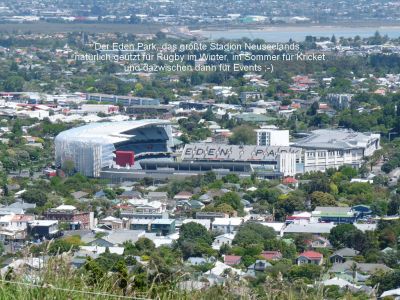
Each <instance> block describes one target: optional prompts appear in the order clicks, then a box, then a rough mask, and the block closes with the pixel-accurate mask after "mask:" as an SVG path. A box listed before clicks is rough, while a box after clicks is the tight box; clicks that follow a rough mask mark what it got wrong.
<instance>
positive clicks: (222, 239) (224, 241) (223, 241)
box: [212, 233, 235, 250]
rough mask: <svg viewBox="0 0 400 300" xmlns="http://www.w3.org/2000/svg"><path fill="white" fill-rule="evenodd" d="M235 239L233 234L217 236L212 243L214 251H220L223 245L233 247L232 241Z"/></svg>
mask: <svg viewBox="0 0 400 300" xmlns="http://www.w3.org/2000/svg"><path fill="white" fill-rule="evenodd" d="M234 238H235V234H233V233H225V234H221V235H219V236H217V237H216V238H215V239H214V242H213V243H212V248H213V249H214V250H219V249H220V248H221V247H222V246H223V245H228V246H230V245H232V241H233V239H234Z"/></svg>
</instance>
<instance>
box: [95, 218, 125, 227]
mask: <svg viewBox="0 0 400 300" xmlns="http://www.w3.org/2000/svg"><path fill="white" fill-rule="evenodd" d="M97 227H99V228H102V229H106V230H117V229H123V228H124V222H123V221H122V219H120V218H115V217H113V216H108V217H106V218H104V219H101V220H100V221H99V224H98V225H97Z"/></svg>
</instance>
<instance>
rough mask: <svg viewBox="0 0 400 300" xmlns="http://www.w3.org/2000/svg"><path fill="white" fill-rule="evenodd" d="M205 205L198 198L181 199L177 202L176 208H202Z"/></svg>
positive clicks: (182, 209) (179, 209) (185, 209)
mask: <svg viewBox="0 0 400 300" xmlns="http://www.w3.org/2000/svg"><path fill="white" fill-rule="evenodd" d="M204 206H205V205H204V204H203V203H201V202H200V201H198V200H179V201H177V202H176V209H177V210H178V211H191V210H202V209H203V208H204Z"/></svg>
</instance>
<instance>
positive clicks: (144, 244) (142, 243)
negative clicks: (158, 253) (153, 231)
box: [135, 238, 156, 253]
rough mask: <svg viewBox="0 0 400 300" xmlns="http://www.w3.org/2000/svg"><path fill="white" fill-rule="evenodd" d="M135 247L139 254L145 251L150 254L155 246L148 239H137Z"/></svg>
mask: <svg viewBox="0 0 400 300" xmlns="http://www.w3.org/2000/svg"><path fill="white" fill-rule="evenodd" d="M135 247H136V249H137V250H138V251H140V252H143V251H146V252H149V253H151V252H152V251H154V249H155V248H156V245H155V244H154V242H153V241H152V240H150V239H148V238H139V239H138V240H137V241H136V243H135Z"/></svg>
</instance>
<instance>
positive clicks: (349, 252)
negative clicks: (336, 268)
mask: <svg viewBox="0 0 400 300" xmlns="http://www.w3.org/2000/svg"><path fill="white" fill-rule="evenodd" d="M359 253H360V251H357V250H354V249H352V248H342V249H339V250H337V251H335V252H333V254H332V255H331V256H330V257H329V260H330V262H331V263H333V264H341V263H344V262H345V261H346V260H352V259H353V258H354V257H356V256H357V255H358V254H359Z"/></svg>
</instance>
